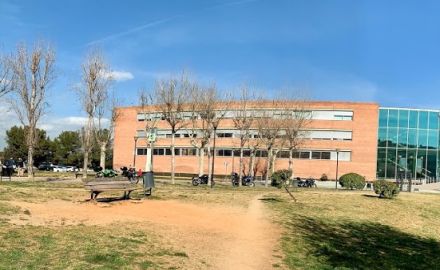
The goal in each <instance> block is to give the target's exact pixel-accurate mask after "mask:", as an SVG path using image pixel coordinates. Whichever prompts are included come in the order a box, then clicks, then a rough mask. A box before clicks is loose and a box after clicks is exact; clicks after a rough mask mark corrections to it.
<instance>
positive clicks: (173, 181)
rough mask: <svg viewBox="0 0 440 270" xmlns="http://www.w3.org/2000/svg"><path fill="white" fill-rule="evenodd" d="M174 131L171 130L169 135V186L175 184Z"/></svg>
mask: <svg viewBox="0 0 440 270" xmlns="http://www.w3.org/2000/svg"><path fill="white" fill-rule="evenodd" d="M175 135H176V131H174V130H173V132H172V134H171V184H173V185H174V184H175V179H174V177H175V168H176V155H175V153H174V145H175V143H176V138H175Z"/></svg>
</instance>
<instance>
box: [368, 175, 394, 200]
mask: <svg viewBox="0 0 440 270" xmlns="http://www.w3.org/2000/svg"><path fill="white" fill-rule="evenodd" d="M373 186H374V192H375V193H376V194H379V197H380V198H389V199H391V198H393V197H394V196H397V194H399V187H398V186H397V185H396V184H395V183H393V182H388V181H386V180H377V181H376V182H374V184H373Z"/></svg>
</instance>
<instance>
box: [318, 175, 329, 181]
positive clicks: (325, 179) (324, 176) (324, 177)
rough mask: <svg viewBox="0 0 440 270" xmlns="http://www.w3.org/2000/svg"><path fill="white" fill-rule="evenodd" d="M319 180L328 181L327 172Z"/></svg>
mask: <svg viewBox="0 0 440 270" xmlns="http://www.w3.org/2000/svg"><path fill="white" fill-rule="evenodd" d="M319 180H321V181H328V176H327V174H325V173H323V174H322V175H321V178H319Z"/></svg>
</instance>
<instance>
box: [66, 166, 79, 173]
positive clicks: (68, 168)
mask: <svg viewBox="0 0 440 270" xmlns="http://www.w3.org/2000/svg"><path fill="white" fill-rule="evenodd" d="M66 171H67V172H77V171H79V169H78V168H77V167H76V166H66Z"/></svg>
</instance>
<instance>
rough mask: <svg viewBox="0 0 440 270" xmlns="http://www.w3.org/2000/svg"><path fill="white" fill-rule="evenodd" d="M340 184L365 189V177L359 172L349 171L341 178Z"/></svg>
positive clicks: (345, 186)
mask: <svg viewBox="0 0 440 270" xmlns="http://www.w3.org/2000/svg"><path fill="white" fill-rule="evenodd" d="M339 184H340V185H341V186H342V187H344V188H349V189H363V188H364V187H365V178H364V177H363V176H362V175H359V174H357V173H347V174H344V175H343V176H341V177H340V178H339Z"/></svg>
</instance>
